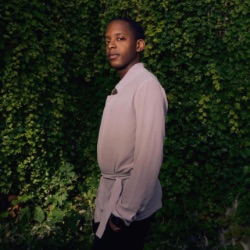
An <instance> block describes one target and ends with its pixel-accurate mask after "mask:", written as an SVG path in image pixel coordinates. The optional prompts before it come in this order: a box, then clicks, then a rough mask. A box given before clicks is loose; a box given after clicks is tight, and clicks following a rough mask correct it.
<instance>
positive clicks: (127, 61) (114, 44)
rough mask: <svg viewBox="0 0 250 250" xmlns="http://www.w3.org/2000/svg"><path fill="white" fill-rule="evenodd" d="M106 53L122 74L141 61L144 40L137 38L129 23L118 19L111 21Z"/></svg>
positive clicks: (106, 36)
mask: <svg viewBox="0 0 250 250" xmlns="http://www.w3.org/2000/svg"><path fill="white" fill-rule="evenodd" d="M105 42H106V55H107V57H108V60H109V62H110V65H111V67H113V68H114V69H116V70H117V71H118V72H119V73H120V75H121V76H123V75H125V74H126V73H127V71H128V70H129V69H130V68H131V67H132V66H133V65H134V64H136V63H138V62H139V61H140V55H139V52H140V51H142V50H143V49H144V41H143V40H142V39H139V40H136V39H135V36H134V34H133V32H132V30H131V29H130V27H129V24H128V23H127V22H125V21H120V20H116V21H113V22H111V23H109V25H108V27H107V30H106V34H105Z"/></svg>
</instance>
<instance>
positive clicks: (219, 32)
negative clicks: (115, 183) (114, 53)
mask: <svg viewBox="0 0 250 250" xmlns="http://www.w3.org/2000/svg"><path fill="white" fill-rule="evenodd" d="M249 14H250V4H249V1H247V0H242V1H239V0H232V1H226V0H203V1H201V0H183V1H176V0H161V1H158V0H156V1H149V0H145V1H139V0H131V1H114V0H111V1H104V0H98V1H95V2H94V1H87V0H76V1H71V0H70V1H66V0H61V1H58V0H51V1H42V0H31V1H28V0H22V1H20V0H19V1H18V0H10V1H5V2H1V3H0V91H1V92H0V93H1V94H0V130H1V131H0V133H1V137H0V142H1V143H0V220H1V223H0V248H1V246H2V247H5V248H8V249H10V248H11V247H13V248H15V247H18V248H19V249H27V248H29V249H43V248H45V247H50V248H51V249H62V246H64V247H65V246H71V248H72V247H73V248H74V249H82V248H84V249H88V248H89V243H90V242H91V237H92V235H91V218H92V217H91V216H92V212H93V199H94V196H95V192H96V187H97V184H98V180H99V169H98V165H97V162H96V141H97V136H98V129H99V124H100V119H101V115H102V109H103V106H104V103H105V99H106V96H107V95H108V94H109V93H110V91H111V90H112V89H113V86H114V85H115V84H116V83H117V81H118V77H117V75H116V73H115V72H114V71H113V70H112V69H109V65H108V63H107V61H106V58H105V52H104V39H103V35H104V32H105V27H106V24H107V22H108V21H109V20H110V19H111V18H112V17H115V16H120V15H125V16H129V17H131V18H134V19H136V20H137V21H139V22H141V24H142V25H143V26H144V27H145V30H146V44H147V46H146V50H145V52H144V55H143V62H144V64H145V66H146V67H147V68H148V69H149V70H151V71H152V72H153V73H154V74H155V75H156V76H157V77H158V78H159V80H160V82H161V83H162V85H163V87H164V88H165V90H166V93H167V96H168V100H169V113H168V116H167V121H166V135H167V137H166V143H165V148H164V152H165V157H164V163H163V166H162V170H161V174H160V179H161V183H162V186H163V208H162V209H161V210H160V211H159V212H158V213H157V218H156V221H155V223H154V226H153V228H152V233H151V237H150V238H149V239H148V244H147V249H154V250H155V249H192V250H193V249H243V247H246V244H247V243H248V245H249V244H250V214H249V206H250V195H249V188H250V166H249V157H250V149H249V145H250V141H249V138H250V133H249V131H250V128H249V118H250V112H249V98H250V93H249V87H250V82H249V72H250V68H249V61H250V49H249V48H250V35H249V27H250V20H249ZM13 198H14V199H13ZM244 249H247V248H244ZM248 249H249V248H248Z"/></svg>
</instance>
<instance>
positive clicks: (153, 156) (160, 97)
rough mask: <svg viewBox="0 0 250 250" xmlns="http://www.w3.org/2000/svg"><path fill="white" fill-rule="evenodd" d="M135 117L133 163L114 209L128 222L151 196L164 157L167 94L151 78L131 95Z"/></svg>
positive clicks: (115, 213)
mask: <svg viewBox="0 0 250 250" xmlns="http://www.w3.org/2000/svg"><path fill="white" fill-rule="evenodd" d="M134 110H135V117H136V131H135V142H134V144H135V148H134V166H133V170H132V172H131V176H130V178H129V179H128V180H127V181H126V183H125V185H124V188H123V191H122V194H121V196H120V199H119V201H118V203H117V205H116V207H115V209H114V211H113V214H114V215H115V216H118V217H121V218H122V219H124V220H125V222H126V224H127V225H129V223H130V222H131V221H133V219H134V217H135V215H136V214H137V213H138V212H139V211H143V210H144V209H145V207H146V206H147V204H148V202H149V201H150V199H151V198H152V195H154V194H153V191H154V189H155V185H156V182H157V179H158V175H159V171H160V167H161V164H162V159H163V144H164V138H165V117H166V112H167V100H166V94H165V91H164V90H163V88H162V87H161V85H160V84H159V83H158V82H156V81H155V80H154V79H152V80H148V81H147V82H144V83H143V84H141V86H140V87H139V88H138V89H137V91H136V93H135V96H134Z"/></svg>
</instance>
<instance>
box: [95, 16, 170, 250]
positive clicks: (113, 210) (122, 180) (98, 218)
mask: <svg viewBox="0 0 250 250" xmlns="http://www.w3.org/2000/svg"><path fill="white" fill-rule="evenodd" d="M105 41H106V55H107V58H108V60H109V63H110V65H111V67H113V68H114V69H115V70H116V71H117V72H118V74H119V76H120V82H119V83H118V84H117V85H116V87H115V88H114V90H113V91H112V93H111V95H110V96H108V97H107V100H106V104H105V108H104V111H103V116H102V122H101V126H100V131H99V138H98V145H97V151H98V153H97V154H98V163H99V166H100V169H101V173H102V177H101V180H100V185H99V189H98V194H97V197H96V201H95V205H96V209H95V215H94V232H95V240H94V246H93V249H95V250H96V249H109V250H111V249H116V250H122V249H130V250H132V249H135V250H140V249H143V245H144V240H145V235H146V232H147V230H148V228H149V225H150V222H151V220H152V217H153V214H154V213H155V212H156V211H157V210H158V209H159V208H161V206H162V204H161V195H162V194H161V186H160V182H159V180H158V174H159V171H160V167H161V164H162V158H163V144H164V137H165V116H166V112H167V100H166V94H165V91H164V90H163V88H162V87H161V85H160V83H159V81H158V80H157V78H156V77H155V76H154V75H153V74H152V73H150V72H149V71H148V70H146V69H145V68H144V66H143V64H142V63H141V62H140V53H141V52H142V51H143V50H144V48H145V41H144V31H143V28H142V27H141V26H140V25H139V24H137V23H136V22H135V21H133V20H130V19H128V18H116V19H113V20H111V21H110V23H109V24H108V26H107V30H106V34H105Z"/></svg>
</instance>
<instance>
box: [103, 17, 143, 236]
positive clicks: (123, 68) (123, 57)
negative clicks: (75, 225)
mask: <svg viewBox="0 0 250 250" xmlns="http://www.w3.org/2000/svg"><path fill="white" fill-rule="evenodd" d="M105 42H106V55H107V58H108V60H109V63H110V66H111V67H112V68H114V69H115V70H116V71H117V72H118V74H119V76H120V78H121V79H122V78H123V77H124V76H125V75H126V73H127V72H128V71H129V69H130V68H131V67H132V66H134V65H135V64H136V63H138V62H140V52H141V51H143V50H144V48H145V42H144V40H143V39H136V38H135V35H134V34H133V32H132V30H131V28H130V26H129V24H128V23H127V22H125V21H122V20H116V21H112V22H111V23H109V25H108V26H107V29H106V34H105ZM109 226H110V227H111V229H112V230H113V231H115V232H118V231H120V230H121V228H119V227H117V226H115V225H114V224H113V223H112V222H111V221H110V220H109Z"/></svg>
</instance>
